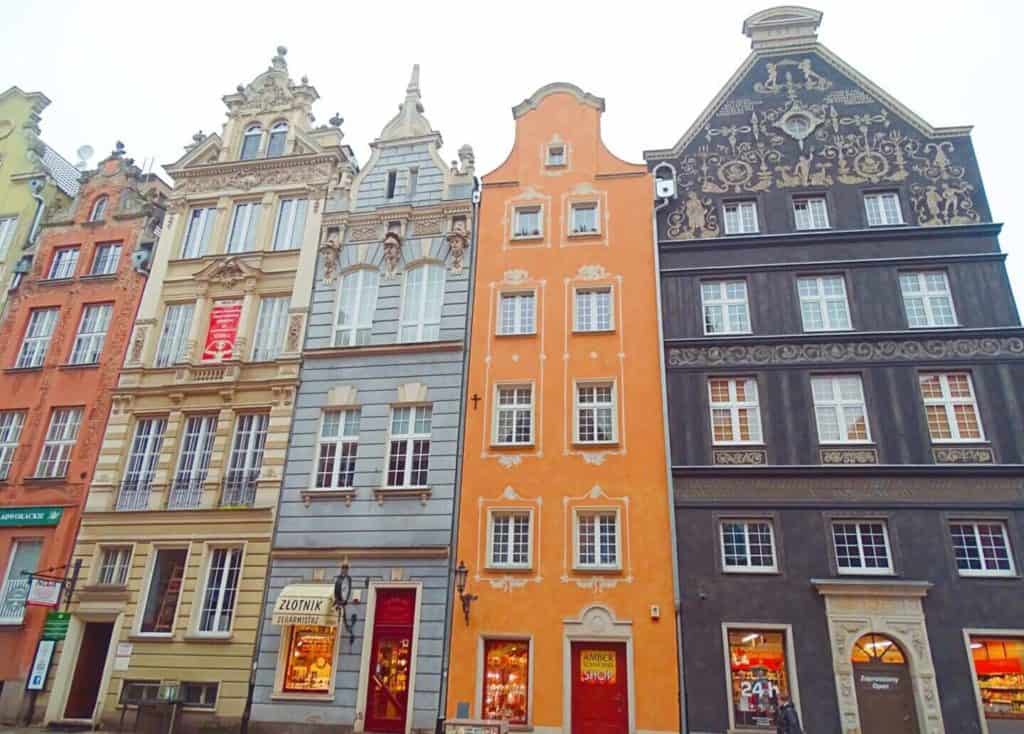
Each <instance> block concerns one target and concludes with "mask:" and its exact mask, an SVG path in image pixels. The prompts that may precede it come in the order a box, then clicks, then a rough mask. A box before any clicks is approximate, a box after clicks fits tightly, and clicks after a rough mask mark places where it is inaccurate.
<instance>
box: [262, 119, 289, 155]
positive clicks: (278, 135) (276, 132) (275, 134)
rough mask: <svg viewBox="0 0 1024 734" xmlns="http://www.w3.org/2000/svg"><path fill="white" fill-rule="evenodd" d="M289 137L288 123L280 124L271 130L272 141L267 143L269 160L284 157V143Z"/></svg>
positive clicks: (276, 124)
mask: <svg viewBox="0 0 1024 734" xmlns="http://www.w3.org/2000/svg"><path fill="white" fill-rule="evenodd" d="M287 137H288V123H287V122H278V123H275V124H274V126H273V127H272V128H270V140H269V141H268V142H267V158H273V157H275V156H279V155H284V143H285V139H286V138H287Z"/></svg>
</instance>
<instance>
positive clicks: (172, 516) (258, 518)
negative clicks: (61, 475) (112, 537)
mask: <svg viewBox="0 0 1024 734" xmlns="http://www.w3.org/2000/svg"><path fill="white" fill-rule="evenodd" d="M274 504H275V505H276V502H275V503H274ZM274 509H275V507H274V506H270V505H268V506H266V507H246V508H237V507H231V508H224V507H202V508H198V509H193V510H132V511H125V510H99V511H89V510H85V511H83V512H82V521H83V522H82V524H83V526H84V525H86V524H92V523H99V522H103V524H105V525H128V526H138V525H175V526H179V527H180V526H182V525H199V524H207V523H211V522H224V520H225V519H226V518H228V517H230V518H231V526H232V529H237V528H236V526H237V525H238V524H239V523H244V522H267V521H268V520H271V519H272V518H273V515H274ZM268 535H269V533H268Z"/></svg>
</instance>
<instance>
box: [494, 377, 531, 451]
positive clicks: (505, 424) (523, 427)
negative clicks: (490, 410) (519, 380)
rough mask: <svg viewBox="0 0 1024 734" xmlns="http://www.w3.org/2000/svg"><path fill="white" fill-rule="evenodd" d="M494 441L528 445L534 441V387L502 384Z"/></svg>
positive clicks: (496, 411) (505, 443)
mask: <svg viewBox="0 0 1024 734" xmlns="http://www.w3.org/2000/svg"><path fill="white" fill-rule="evenodd" d="M494 443H495V445H497V446H526V445H529V444H532V443H533V388H532V387H531V386H530V385H501V386H499V387H498V389H497V401H496V405H495V408H494Z"/></svg>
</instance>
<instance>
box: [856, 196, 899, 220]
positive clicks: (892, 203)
mask: <svg viewBox="0 0 1024 734" xmlns="http://www.w3.org/2000/svg"><path fill="white" fill-rule="evenodd" d="M864 209H865V211H866V212H867V214H868V226H869V227H887V226H892V225H896V224H903V212H902V211H901V210H900V197H899V196H898V195H897V194H896V192H894V191H886V192H883V193H880V194H865V195H864Z"/></svg>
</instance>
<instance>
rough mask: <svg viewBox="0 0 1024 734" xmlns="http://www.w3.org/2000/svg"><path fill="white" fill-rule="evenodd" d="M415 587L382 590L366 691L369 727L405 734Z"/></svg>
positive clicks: (376, 614)
mask: <svg viewBox="0 0 1024 734" xmlns="http://www.w3.org/2000/svg"><path fill="white" fill-rule="evenodd" d="M415 613H416V590H415V589H378V590H377V606H376V611H375V613H374V618H373V641H372V644H371V646H370V679H369V682H368V685H367V693H366V730H367V731H372V732H384V733H385V734H402V733H403V732H405V722H406V717H407V716H408V710H409V684H410V680H409V671H410V669H411V667H412V638H413V621H414V618H415Z"/></svg>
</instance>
